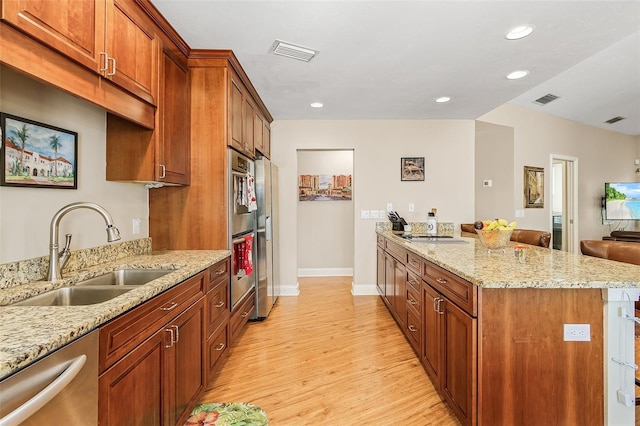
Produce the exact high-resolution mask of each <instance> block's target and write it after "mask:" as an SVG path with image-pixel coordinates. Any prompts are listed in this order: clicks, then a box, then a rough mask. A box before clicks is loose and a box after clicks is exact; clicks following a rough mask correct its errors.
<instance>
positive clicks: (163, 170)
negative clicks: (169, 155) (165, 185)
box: [159, 164, 167, 179]
mask: <svg viewBox="0 0 640 426" xmlns="http://www.w3.org/2000/svg"><path fill="white" fill-rule="evenodd" d="M165 177H167V168H166V167H165V166H164V164H160V176H159V178H160V179H164V178H165Z"/></svg>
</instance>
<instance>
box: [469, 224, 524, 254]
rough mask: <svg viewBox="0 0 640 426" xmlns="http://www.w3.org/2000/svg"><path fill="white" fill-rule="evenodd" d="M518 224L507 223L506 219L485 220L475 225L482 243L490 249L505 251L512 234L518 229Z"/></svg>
mask: <svg viewBox="0 0 640 426" xmlns="http://www.w3.org/2000/svg"><path fill="white" fill-rule="evenodd" d="M516 225H517V223H516V222H511V223H509V222H507V221H506V220H505V219H496V220H493V221H491V220H483V221H477V222H475V223H474V228H476V232H477V233H478V237H479V238H480V242H482V244H483V245H484V246H485V247H486V248H488V249H489V251H491V250H494V249H504V248H505V247H506V246H507V243H508V242H509V239H510V238H511V233H512V232H513V230H514V228H515V227H516Z"/></svg>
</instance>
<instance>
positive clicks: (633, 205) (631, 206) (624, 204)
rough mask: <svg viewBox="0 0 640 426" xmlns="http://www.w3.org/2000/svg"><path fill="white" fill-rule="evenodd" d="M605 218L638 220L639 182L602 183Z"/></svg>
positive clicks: (639, 205) (639, 212) (639, 208)
mask: <svg viewBox="0 0 640 426" xmlns="http://www.w3.org/2000/svg"><path fill="white" fill-rule="evenodd" d="M604 194H605V218H606V219H607V220H640V182H608V183H605V184H604Z"/></svg>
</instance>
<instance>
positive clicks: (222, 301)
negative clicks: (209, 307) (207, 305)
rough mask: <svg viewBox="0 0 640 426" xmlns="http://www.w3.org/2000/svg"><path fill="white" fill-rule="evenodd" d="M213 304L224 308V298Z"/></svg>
mask: <svg viewBox="0 0 640 426" xmlns="http://www.w3.org/2000/svg"><path fill="white" fill-rule="evenodd" d="M213 306H214V308H222V307H223V306H224V300H221V301H219V302H218V303H216V304H215V305H213Z"/></svg>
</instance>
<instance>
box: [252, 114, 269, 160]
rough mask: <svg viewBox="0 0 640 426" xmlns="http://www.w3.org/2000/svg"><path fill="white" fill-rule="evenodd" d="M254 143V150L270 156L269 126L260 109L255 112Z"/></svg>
mask: <svg viewBox="0 0 640 426" xmlns="http://www.w3.org/2000/svg"><path fill="white" fill-rule="evenodd" d="M254 132H255V133H254V134H255V137H254V145H255V150H256V152H259V153H260V154H262V155H264V156H265V157H267V158H270V157H271V127H270V126H269V121H267V120H266V119H265V118H264V116H263V115H262V114H261V113H260V111H257V112H256V120H255V129H254Z"/></svg>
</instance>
